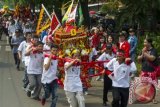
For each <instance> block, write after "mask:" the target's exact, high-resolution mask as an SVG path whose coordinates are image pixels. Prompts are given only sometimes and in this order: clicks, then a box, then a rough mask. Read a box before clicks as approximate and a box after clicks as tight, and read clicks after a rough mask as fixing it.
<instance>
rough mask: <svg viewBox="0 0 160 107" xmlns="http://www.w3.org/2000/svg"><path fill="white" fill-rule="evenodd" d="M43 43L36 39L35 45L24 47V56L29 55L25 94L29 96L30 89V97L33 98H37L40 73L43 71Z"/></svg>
mask: <svg viewBox="0 0 160 107" xmlns="http://www.w3.org/2000/svg"><path fill="white" fill-rule="evenodd" d="M42 50H43V43H42V42H40V41H38V42H37V46H36V47H33V46H29V47H28V48H27V49H26V53H25V55H26V56H29V57H30V59H29V64H28V67H27V74H28V78H29V85H28V87H27V96H28V97H31V91H32V92H33V94H32V98H33V99H35V100H40V99H39V94H40V92H41V86H42V84H41V75H42V71H43V59H44V58H43V53H42Z"/></svg>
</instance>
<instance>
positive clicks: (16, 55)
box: [13, 53, 20, 69]
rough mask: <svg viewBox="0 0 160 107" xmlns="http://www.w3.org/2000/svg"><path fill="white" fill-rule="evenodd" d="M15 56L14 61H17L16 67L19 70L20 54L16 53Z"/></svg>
mask: <svg viewBox="0 0 160 107" xmlns="http://www.w3.org/2000/svg"><path fill="white" fill-rule="evenodd" d="M13 56H14V61H15V64H16V67H17V68H18V69H19V66H20V59H19V57H18V53H14V54H13Z"/></svg>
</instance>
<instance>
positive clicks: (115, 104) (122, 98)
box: [112, 87, 129, 107]
mask: <svg viewBox="0 0 160 107" xmlns="http://www.w3.org/2000/svg"><path fill="white" fill-rule="evenodd" d="M112 92H113V93H112V94H113V101H112V107H127V104H128V98H129V88H119V87H113V90H112Z"/></svg>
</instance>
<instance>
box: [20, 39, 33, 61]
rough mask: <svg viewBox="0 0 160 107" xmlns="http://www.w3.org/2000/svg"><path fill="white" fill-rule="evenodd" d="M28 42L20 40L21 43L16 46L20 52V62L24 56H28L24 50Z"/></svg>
mask: <svg viewBox="0 0 160 107" xmlns="http://www.w3.org/2000/svg"><path fill="white" fill-rule="evenodd" d="M29 44H30V43H27V42H26V41H23V42H21V44H20V45H19V47H18V51H21V52H22V62H24V61H25V57H28V56H25V52H26V48H27V47H28V46H29Z"/></svg>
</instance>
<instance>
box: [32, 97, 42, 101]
mask: <svg viewBox="0 0 160 107" xmlns="http://www.w3.org/2000/svg"><path fill="white" fill-rule="evenodd" d="M33 99H34V100H37V101H41V99H40V98H39V97H34V98H33Z"/></svg>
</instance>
